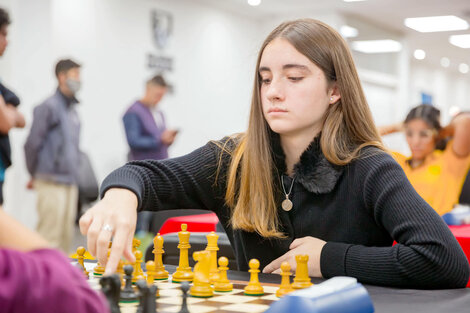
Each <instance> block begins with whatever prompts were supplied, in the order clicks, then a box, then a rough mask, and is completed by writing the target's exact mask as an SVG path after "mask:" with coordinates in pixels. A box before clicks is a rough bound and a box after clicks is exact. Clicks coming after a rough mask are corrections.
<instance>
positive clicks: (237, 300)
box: [207, 295, 253, 303]
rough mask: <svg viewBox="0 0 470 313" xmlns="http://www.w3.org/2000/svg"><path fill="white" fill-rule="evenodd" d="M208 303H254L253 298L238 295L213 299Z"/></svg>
mask: <svg viewBox="0 0 470 313" xmlns="http://www.w3.org/2000/svg"><path fill="white" fill-rule="evenodd" d="M207 300H208V301H216V302H226V303H244V302H249V301H252V300H253V298H252V297H247V296H238V295H223V296H219V297H213V298H210V299H207Z"/></svg>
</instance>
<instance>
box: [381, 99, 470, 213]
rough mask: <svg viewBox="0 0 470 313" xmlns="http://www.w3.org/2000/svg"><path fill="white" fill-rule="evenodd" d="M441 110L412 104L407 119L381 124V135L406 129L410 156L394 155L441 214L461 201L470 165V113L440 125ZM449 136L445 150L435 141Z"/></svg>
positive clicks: (409, 177)
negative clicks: (437, 147) (389, 124)
mask: <svg viewBox="0 0 470 313" xmlns="http://www.w3.org/2000/svg"><path fill="white" fill-rule="evenodd" d="M439 119H440V111H439V110H438V109H437V108H435V107H433V106H431V105H427V104H422V105H419V106H417V107H415V108H413V109H412V110H411V111H410V112H409V113H408V116H407V117H406V119H405V122H404V123H400V124H395V125H391V126H384V127H379V132H380V134H381V135H386V134H390V133H394V132H398V131H402V130H404V131H405V136H406V141H407V142H408V145H409V147H410V150H411V156H410V157H406V156H404V155H402V154H400V153H398V152H394V153H393V155H394V157H395V159H396V160H397V162H398V163H399V164H400V165H401V166H402V168H403V170H404V171H405V174H406V176H407V177H408V179H409V180H410V182H411V184H412V185H413V187H414V188H415V189H416V191H417V192H418V193H419V195H420V196H421V197H422V198H423V199H424V200H426V201H427V202H428V203H429V204H430V205H431V206H432V207H433V208H434V209H435V210H436V212H437V213H439V214H440V215H443V214H445V213H447V212H449V211H450V210H452V208H453V206H454V205H455V204H457V203H458V199H459V195H460V193H461V191H462V185H463V183H464V180H465V177H466V175H467V172H468V170H469V168H470V114H469V113H461V114H459V115H457V116H456V117H455V118H454V119H453V120H452V122H451V123H450V124H449V125H447V126H446V127H441V125H440V122H439ZM443 139H447V140H448V142H447V145H446V146H445V149H444V150H438V149H436V145H437V144H439V142H442V140H443Z"/></svg>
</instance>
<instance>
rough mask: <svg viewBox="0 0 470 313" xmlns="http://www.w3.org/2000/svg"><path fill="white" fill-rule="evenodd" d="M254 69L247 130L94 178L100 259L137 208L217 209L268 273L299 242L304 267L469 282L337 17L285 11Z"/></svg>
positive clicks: (87, 226) (128, 229)
mask: <svg viewBox="0 0 470 313" xmlns="http://www.w3.org/2000/svg"><path fill="white" fill-rule="evenodd" d="M253 83H254V84H253V96H252V100H251V109H250V117H249V122H248V129H247V130H246V132H244V133H240V134H235V135H232V136H229V137H225V138H223V139H221V140H218V141H211V142H208V143H207V144H206V145H204V146H203V147H201V148H199V149H196V150H195V151H193V152H191V153H189V154H187V155H185V156H181V157H178V158H173V159H166V160H158V161H157V160H145V161H134V162H130V163H128V164H126V165H124V166H123V167H121V168H119V169H117V170H115V171H114V172H112V173H111V174H110V175H109V176H108V177H107V178H106V179H105V180H104V181H103V184H102V185H101V196H102V200H101V201H100V202H98V203H97V204H96V205H95V206H94V207H92V208H91V209H89V210H88V211H87V212H86V213H85V214H84V215H83V216H82V218H81V219H80V229H81V232H82V234H84V235H85V234H86V235H87V236H88V250H89V252H90V253H91V254H92V255H96V256H97V257H98V260H99V262H100V263H101V262H102V263H101V264H106V273H110V272H112V271H115V270H116V268H117V265H118V262H119V260H120V257H121V255H122V254H124V256H125V257H126V258H128V259H129V260H134V257H133V256H132V248H131V242H132V236H133V230H134V227H135V222H136V216H137V212H138V211H142V210H149V211H158V210H169V209H179V208H192V209H205V210H211V211H214V212H215V213H216V214H217V217H218V218H219V220H220V222H221V224H222V225H223V226H224V228H225V231H226V233H227V236H228V238H229V240H230V243H231V245H232V247H233V250H234V251H235V255H236V259H237V265H238V268H239V270H241V271H247V270H248V267H249V262H248V261H249V260H250V259H257V260H259V263H260V268H262V269H263V272H264V273H279V272H280V267H281V264H282V263H283V262H289V264H290V265H291V267H292V268H293V270H295V268H296V266H297V265H296V261H295V257H296V255H307V256H308V274H309V276H312V277H322V276H323V277H325V278H330V277H333V276H343V275H345V276H352V277H356V278H357V279H358V280H359V281H361V282H363V283H367V284H376V285H385V286H399V287H407V288H425V289H432V288H435V289H439V288H441V289H443V288H462V287H465V285H466V283H467V282H468V278H469V270H470V269H469V265H468V261H467V258H466V257H465V254H464V253H463V251H462V249H461V248H460V246H459V244H458V242H457V240H456V239H455V237H454V236H453V235H452V233H451V232H450V230H449V228H448V227H447V225H445V223H444V221H443V220H442V218H440V217H439V215H437V214H436V212H434V210H433V209H432V208H431V207H430V206H429V205H428V204H427V203H426V202H425V201H424V200H423V199H422V198H421V197H420V196H419V195H418V194H417V193H416V192H415V190H414V189H413V187H412V186H411V185H410V183H409V182H408V180H407V179H406V176H405V174H404V173H403V171H402V169H401V168H400V166H399V165H398V164H397V162H396V161H395V160H394V159H393V157H392V156H391V155H390V154H388V153H387V152H386V151H385V147H384V146H383V144H382V141H381V138H380V136H379V134H378V132H377V128H376V127H375V124H374V121H373V118H372V114H371V112H370V109H369V106H368V104H367V101H366V97H365V95H364V92H363V90H362V87H361V83H360V80H359V77H358V74H357V71H356V68H355V66H354V61H353V59H352V56H351V52H350V51H349V48H348V45H347V43H346V42H345V41H344V39H343V38H342V37H341V35H340V34H339V33H338V32H337V31H335V30H334V29H333V28H332V27H330V26H328V25H326V24H324V23H322V22H320V21H318V20H313V19H300V20H294V21H288V22H284V23H282V24H281V25H279V26H278V27H276V28H275V29H274V30H273V31H272V32H271V33H270V34H269V35H268V37H267V38H266V40H265V41H264V42H263V44H262V46H261V49H260V51H259V54H258V58H257V61H256V67H255V70H254V82H253ZM111 238H113V244H112V247H111V253H110V256H109V259H108V244H109V241H110V240H111ZM394 241H396V242H397V244H395V245H393V242H394Z"/></svg>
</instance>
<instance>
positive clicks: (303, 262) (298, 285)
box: [292, 254, 312, 289]
mask: <svg viewBox="0 0 470 313" xmlns="http://www.w3.org/2000/svg"><path fill="white" fill-rule="evenodd" d="M295 261H296V262H297V268H296V270H295V277H294V282H293V283H292V288H294V289H303V288H308V287H310V286H312V281H311V279H310V277H309V276H308V265H307V262H308V255H307V254H304V255H296V256H295Z"/></svg>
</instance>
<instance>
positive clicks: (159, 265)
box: [152, 233, 169, 280]
mask: <svg viewBox="0 0 470 313" xmlns="http://www.w3.org/2000/svg"><path fill="white" fill-rule="evenodd" d="M152 252H153V254H154V255H155V261H154V262H155V266H154V270H153V272H154V273H153V276H154V277H155V280H166V279H168V276H169V275H168V271H166V270H165V266H164V265H163V259H162V255H163V254H164V253H165V250H163V237H162V236H161V235H160V233H158V234H157V235H156V236H155V238H154V239H153V251H152Z"/></svg>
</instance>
